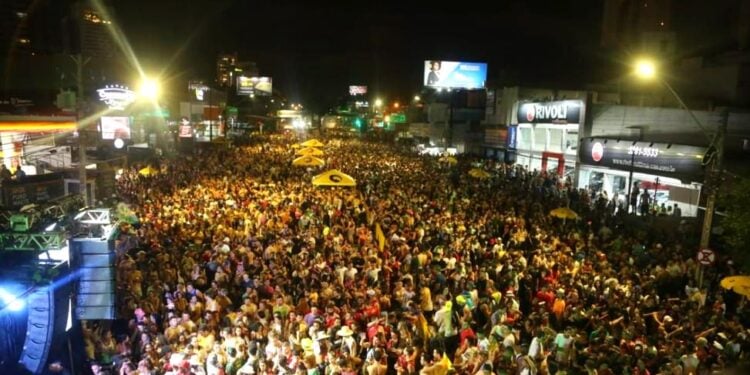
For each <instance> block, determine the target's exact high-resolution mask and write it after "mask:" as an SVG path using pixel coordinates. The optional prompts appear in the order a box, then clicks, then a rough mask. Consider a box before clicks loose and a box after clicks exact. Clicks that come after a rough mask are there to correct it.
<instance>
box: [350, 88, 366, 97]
mask: <svg viewBox="0 0 750 375" xmlns="http://www.w3.org/2000/svg"><path fill="white" fill-rule="evenodd" d="M365 94H367V86H349V95H351V96H357V95H365Z"/></svg>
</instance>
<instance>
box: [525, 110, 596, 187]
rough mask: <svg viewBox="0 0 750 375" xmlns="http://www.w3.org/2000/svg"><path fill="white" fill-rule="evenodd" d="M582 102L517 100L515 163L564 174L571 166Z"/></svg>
mask: <svg viewBox="0 0 750 375" xmlns="http://www.w3.org/2000/svg"><path fill="white" fill-rule="evenodd" d="M584 109H585V105H584V102H583V101H581V100H562V101H554V102H540V103H518V109H517V111H516V119H517V121H518V126H517V139H516V140H515V141H516V142H515V146H516V163H517V164H519V165H523V166H525V167H527V168H528V169H529V170H542V171H547V172H553V173H556V174H557V175H559V176H566V175H568V174H570V173H571V172H572V171H573V170H574V169H575V164H576V152H577V145H578V131H579V127H580V124H581V123H582V121H583V117H584Z"/></svg>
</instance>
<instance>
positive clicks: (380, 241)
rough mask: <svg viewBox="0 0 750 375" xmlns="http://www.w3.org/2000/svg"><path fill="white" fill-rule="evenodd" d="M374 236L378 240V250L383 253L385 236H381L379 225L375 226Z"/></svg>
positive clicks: (381, 231)
mask: <svg viewBox="0 0 750 375" xmlns="http://www.w3.org/2000/svg"><path fill="white" fill-rule="evenodd" d="M375 236H376V237H377V238H378V249H380V251H383V249H384V248H385V235H384V234H383V230H382V229H380V224H375Z"/></svg>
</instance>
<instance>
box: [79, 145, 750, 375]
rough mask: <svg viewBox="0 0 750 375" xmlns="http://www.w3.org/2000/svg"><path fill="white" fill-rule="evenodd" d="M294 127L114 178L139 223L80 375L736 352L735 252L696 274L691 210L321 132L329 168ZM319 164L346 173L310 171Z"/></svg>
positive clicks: (558, 362)
mask: <svg viewBox="0 0 750 375" xmlns="http://www.w3.org/2000/svg"><path fill="white" fill-rule="evenodd" d="M296 141H297V140H294V139H292V138H291V137H286V136H272V137H267V138H264V139H263V140H262V141H261V142H258V143H255V144H252V145H249V146H244V147H241V148H223V149H220V150H213V151H207V152H204V153H202V154H201V155H199V156H196V157H193V158H189V159H187V160H175V161H164V162H163V163H162V164H161V165H160V166H159V169H160V171H161V172H160V173H158V174H155V175H152V176H148V177H146V176H141V175H139V174H138V173H137V170H136V169H133V170H131V171H129V172H127V173H125V174H124V175H123V176H122V178H120V180H119V185H118V188H119V194H120V196H121V197H122V199H123V200H125V201H126V202H128V203H129V204H130V205H131V206H130V207H131V209H132V210H133V211H134V212H135V214H136V216H137V217H138V218H139V220H140V224H139V225H135V226H133V227H131V228H127V227H123V228H122V233H121V238H120V240H121V241H125V238H130V240H132V239H135V240H137V244H135V245H133V246H129V247H126V248H125V249H124V250H122V251H121V254H119V257H118V259H119V260H118V265H117V277H118V290H117V292H118V295H119V296H120V298H121V303H120V308H121V312H120V313H121V316H123V318H125V319H126V320H127V322H128V324H127V325H126V327H118V326H117V325H111V324H105V323H104V322H89V324H88V325H87V326H86V329H85V332H86V343H87V350H86V352H87V356H88V357H89V359H90V360H91V361H92V363H94V370H95V372H98V373H105V372H106V371H111V372H113V373H119V374H209V375H218V374H227V375H235V374H320V375H323V374H326V375H329V374H330V375H334V374H341V375H345V374H371V375H380V374H417V373H418V374H448V373H456V374H523V375H531V374H598V375H607V374H713V373H720V372H721V371H724V370H727V369H730V368H733V367H734V366H736V365H738V364H740V363H741V362H742V361H743V360H744V359H745V358H746V357H747V356H748V354H749V353H750V351H749V350H750V349H749V346H748V345H750V340H748V337H749V336H748V335H750V330H747V329H746V327H747V320H746V319H747V312H748V310H750V309H748V307H747V305H746V302H745V301H744V300H742V299H741V298H740V297H739V296H737V295H735V294H734V293H732V292H725V291H723V290H721V289H720V288H717V286H716V282H715V280H717V278H718V277H720V276H723V275H731V274H735V270H734V265H733V264H732V263H731V261H728V259H724V258H721V259H720V261H719V262H718V264H717V265H716V267H715V271H714V272H713V273H711V274H708V275H707V276H706V279H707V282H706V284H707V285H706V286H707V287H706V288H700V287H698V286H697V285H696V284H695V282H694V281H693V280H694V275H695V274H696V272H697V270H698V267H699V265H698V264H697V263H696V262H695V261H694V260H693V256H692V255H693V253H694V251H693V249H691V248H688V246H687V243H686V241H688V240H689V238H690V236H689V235H688V233H689V232H691V231H693V230H694V229H693V228H690V227H688V226H686V225H688V224H683V225H679V226H675V227H671V228H670V227H667V228H664V227H660V226H657V225H651V226H645V227H643V226H633V225H629V224H628V216H629V215H628V214H626V213H624V212H623V210H619V212H618V213H617V214H615V213H614V211H613V210H610V209H608V207H607V205H606V204H599V203H598V200H596V199H592V196H591V194H589V193H588V192H586V191H580V190H578V189H574V188H572V186H571V183H570V181H565V180H560V179H557V178H556V177H555V176H551V175H550V176H548V175H546V174H544V173H538V172H535V171H526V170H524V169H523V168H520V167H515V166H507V165H504V164H502V163H494V162H492V161H486V160H479V159H475V160H473V159H470V158H461V157H459V158H458V159H459V162H458V164H457V165H452V164H446V163H443V162H441V160H440V159H439V158H435V157H430V156H420V155H417V154H413V153H410V152H406V151H403V150H399V149H395V148H394V147H393V146H389V145H386V144H380V143H368V142H362V141H356V140H350V141H336V140H328V141H327V142H326V143H327V146H326V147H324V148H323V149H324V151H325V154H326V155H325V157H324V158H325V160H326V162H327V165H326V167H325V169H314V170H313V169H309V168H299V167H294V166H292V165H291V161H292V159H293V158H294V153H295V150H294V148H293V147H292V145H293V144H294V142H296ZM472 167H481V168H483V169H485V170H487V171H489V172H490V174H491V177H490V178H487V179H475V178H472V177H470V176H468V175H467V173H466V172H467V171H468V170H469V169H470V168H472ZM329 168H337V169H339V170H341V171H343V172H345V173H348V174H350V175H352V176H353V177H354V178H355V179H356V181H357V186H356V187H355V188H342V187H315V186H312V184H311V178H312V176H314V175H315V174H317V173H320V172H322V171H324V170H326V169H329ZM558 207H570V208H571V209H573V210H575V211H576V212H577V213H578V215H579V216H580V217H581V219H580V220H561V219H557V218H554V217H551V216H550V215H549V212H550V211H551V210H552V209H555V208H558ZM641 221H642V220H641ZM123 326H124V325H123Z"/></svg>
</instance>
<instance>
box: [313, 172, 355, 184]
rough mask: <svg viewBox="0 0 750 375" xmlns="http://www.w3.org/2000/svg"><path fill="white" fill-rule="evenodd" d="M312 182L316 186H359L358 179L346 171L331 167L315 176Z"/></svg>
mask: <svg viewBox="0 0 750 375" xmlns="http://www.w3.org/2000/svg"><path fill="white" fill-rule="evenodd" d="M312 184H313V185H315V186H357V181H356V180H355V179H354V178H353V177H352V176H349V175H348V174H346V173H343V172H341V171H339V170H336V169H331V170H330V171H328V172H324V173H321V174H319V175H317V176H315V177H313V179H312Z"/></svg>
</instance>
